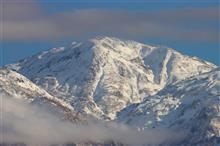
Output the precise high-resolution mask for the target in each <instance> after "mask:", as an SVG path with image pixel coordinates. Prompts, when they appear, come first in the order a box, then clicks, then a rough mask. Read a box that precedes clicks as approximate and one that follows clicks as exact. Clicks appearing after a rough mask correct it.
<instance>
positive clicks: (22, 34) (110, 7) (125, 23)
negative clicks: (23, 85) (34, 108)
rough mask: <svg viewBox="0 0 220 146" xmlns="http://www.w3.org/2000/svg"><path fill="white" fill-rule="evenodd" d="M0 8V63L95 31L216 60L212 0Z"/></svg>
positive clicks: (21, 2)
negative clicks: (204, 0)
mask: <svg viewBox="0 0 220 146" xmlns="http://www.w3.org/2000/svg"><path fill="white" fill-rule="evenodd" d="M1 2H2V1H1ZM1 8H2V10H1V14H2V15H1V21H0V24H1V26H2V27H1V28H2V29H1V37H2V39H1V41H0V43H1V48H0V49H1V52H0V53H1V54H0V55H1V62H0V66H3V65H5V64H9V63H13V62H16V61H18V60H20V59H23V58H25V57H28V56H31V55H34V54H36V53H38V52H41V51H43V50H47V49H50V48H54V47H60V46H68V45H70V44H71V42H72V41H84V40H86V39H88V38H92V37H94V36H97V35H106V36H114V37H119V38H125V39H133V40H136V41H140V42H143V43H153V44H160V45H165V46H169V47H171V48H174V49H176V50H177V51H180V52H182V53H184V54H187V55H190V56H197V57H200V58H202V59H205V60H207V61H210V62H212V63H214V64H216V65H218V66H219V65H220V47H219V3H218V1H217V0H213V1H211V0H210V1H208V2H207V1H206V2H203V1H199V0H190V1H189V0H188V1H187V0H185V1H175V0H170V1H166V2H162V1H156V0H155V1H153V0H149V1H147V0H146V1H143V0H142V1H140V0H137V1H128V0H126V1H114V0H113V1H98V0H95V1H92V0H90V1H88V0H87V1H85V0H81V1H80V0H75V1H70V0H62V1H61V0H37V1H30V0H17V1H16V3H15V1H13V0H11V1H10V0H9V1H7V2H4V0H3V2H2V3H1Z"/></svg>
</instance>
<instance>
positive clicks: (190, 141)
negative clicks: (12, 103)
mask: <svg viewBox="0 0 220 146" xmlns="http://www.w3.org/2000/svg"><path fill="white" fill-rule="evenodd" d="M0 93H4V94H6V95H10V96H12V97H16V98H18V97H19V98H24V99H27V101H28V102H30V103H32V104H39V105H46V106H47V107H49V109H51V110H52V111H54V112H58V113H60V112H61V113H64V114H63V115H64V117H66V118H67V119H69V120H71V121H74V122H76V121H77V122H81V121H85V120H86V118H87V117H88V116H93V117H96V118H97V119H100V120H104V121H106V120H107V121H109V120H110V121H111V120H113V121H116V122H119V123H125V124H127V125H129V126H132V127H135V128H138V129H139V130H140V131H142V130H144V129H157V128H159V129H160V128H168V129H171V130H174V131H176V130H177V131H184V133H187V137H186V138H185V139H184V141H182V142H181V143H179V144H177V145H178V146H179V145H183V146H185V145H187V146H188V145H189V146H195V145H196V146H213V145H214V146H218V145H219V144H220V69H219V68H218V67H217V66H215V65H214V64H211V63H208V62H206V61H203V60H201V59H198V58H196V57H190V56H187V55H183V54H181V53H179V52H177V51H175V50H173V49H171V48H168V47H164V46H155V45H147V44H142V43H138V42H135V41H125V40H120V39H117V38H109V37H97V38H94V39H91V40H88V41H86V42H83V43H75V42H74V43H72V44H71V45H70V46H68V47H59V48H53V49H50V50H48V51H45V52H42V53H39V54H37V55H34V56H31V57H29V58H27V59H24V60H21V61H19V62H18V63H15V64H10V65H7V66H5V68H3V69H0ZM61 115H62V114H61Z"/></svg>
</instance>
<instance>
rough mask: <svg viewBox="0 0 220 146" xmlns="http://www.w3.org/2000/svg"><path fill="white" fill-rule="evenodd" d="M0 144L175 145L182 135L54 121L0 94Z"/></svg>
mask: <svg viewBox="0 0 220 146" xmlns="http://www.w3.org/2000/svg"><path fill="white" fill-rule="evenodd" d="M1 101H2V103H1V107H0V108H1V112H2V114H1V115H2V116H1V126H0V137H1V139H0V143H9V144H11V143H25V144H38V145H39V144H40V145H44V144H65V143H80V142H91V141H92V142H100V143H104V142H108V141H114V142H118V143H124V144H131V145H134V144H160V143H164V142H167V143H169V142H178V141H180V140H182V138H183V137H184V134H183V133H180V132H173V131H169V130H165V129H156V130H146V131H142V132H138V131H136V130H135V129H131V128H129V127H127V126H125V125H121V124H116V123H108V124H106V123H99V122H98V123H88V125H79V124H78V125H74V124H73V123H70V122H68V121H63V120H60V119H59V118H57V116H55V115H54V114H53V113H51V112H50V113H49V112H48V110H45V108H42V107H41V108H40V107H37V106H36V105H30V104H27V103H26V102H25V101H22V100H16V99H14V98H11V97H6V96H4V95H2V94H1Z"/></svg>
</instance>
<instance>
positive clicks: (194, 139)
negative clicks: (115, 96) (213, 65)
mask: <svg viewBox="0 0 220 146" xmlns="http://www.w3.org/2000/svg"><path fill="white" fill-rule="evenodd" d="M118 122H122V123H126V124H129V125H131V126H135V127H139V129H148V128H149V129H151V128H161V127H165V128H169V129H174V130H178V131H185V132H186V133H187V135H188V136H187V138H186V139H185V141H183V142H182V145H199V146H209V145H210V146H211V145H212V146H217V144H220V68H218V69H215V70H213V71H211V72H208V73H204V74H201V75H198V76H194V77H192V78H189V79H187V80H184V81H180V82H178V83H174V84H171V85H169V86H167V87H166V88H165V89H163V90H162V91H160V92H159V93H158V94H157V95H154V96H150V97H147V98H146V99H145V100H144V101H143V102H142V103H139V104H133V105H131V106H128V107H127V108H125V109H124V110H123V111H122V112H121V113H119V115H118Z"/></svg>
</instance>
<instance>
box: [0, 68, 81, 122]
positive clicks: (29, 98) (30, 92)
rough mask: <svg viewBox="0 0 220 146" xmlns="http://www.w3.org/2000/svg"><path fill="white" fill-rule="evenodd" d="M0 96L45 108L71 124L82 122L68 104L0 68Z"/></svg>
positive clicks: (25, 79)
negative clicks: (71, 122)
mask: <svg viewBox="0 0 220 146" xmlns="http://www.w3.org/2000/svg"><path fill="white" fill-rule="evenodd" d="M0 95H1V96H7V98H17V99H21V100H24V101H25V102H28V103H30V104H35V105H38V106H39V107H42V108H46V109H47V110H49V111H50V112H52V113H55V114H56V115H58V116H60V118H66V119H69V120H71V121H73V122H79V121H83V118H82V117H83V116H81V115H79V114H77V113H76V112H75V111H74V108H73V107H72V106H71V105H70V104H69V103H67V102H65V101H64V100H62V99H59V98H57V97H55V96H52V95H50V94H49V93H47V92H46V91H45V90H44V89H42V88H40V87H38V86H37V85H35V84H34V83H32V82H31V81H30V80H29V79H27V78H26V77H24V76H23V75H21V74H19V73H16V72H14V71H11V70H8V69H4V68H0ZM2 102H3V104H2V106H4V105H6V106H7V103H4V100H3V99H2Z"/></svg>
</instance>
